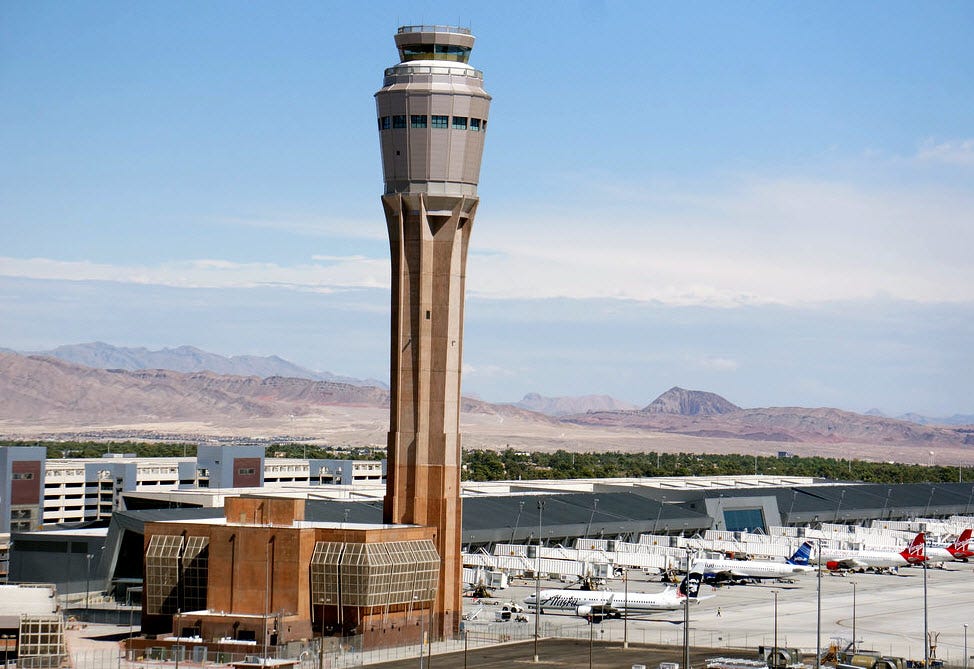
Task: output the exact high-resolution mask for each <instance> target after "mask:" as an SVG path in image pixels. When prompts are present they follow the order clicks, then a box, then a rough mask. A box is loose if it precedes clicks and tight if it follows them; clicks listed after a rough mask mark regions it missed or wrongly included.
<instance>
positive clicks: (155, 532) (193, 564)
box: [142, 496, 439, 656]
mask: <svg viewBox="0 0 974 669" xmlns="http://www.w3.org/2000/svg"><path fill="white" fill-rule="evenodd" d="M224 509H225V514H224V517H223V518H215V519H202V520H197V521H178V522H153V523H147V524H146V526H145V546H144V550H145V556H146V557H145V589H144V596H143V604H142V606H143V618H142V620H143V626H142V628H143V631H144V632H146V633H147V634H152V635H161V639H162V641H167V640H168V641H169V642H171V643H177V642H179V643H185V642H186V641H185V640H192V642H193V643H194V644H196V645H207V646H209V647H210V648H211V649H212V650H223V651H228V652H237V653H240V652H244V653H247V652H249V653H256V654H259V655H263V656H266V655H273V650H272V649H273V648H274V647H276V646H280V645H284V644H287V643H289V642H292V641H298V640H305V639H310V638H312V637H318V636H341V635H346V634H357V635H362V636H363V637H364V638H363V644H364V645H365V646H366V647H377V646H385V645H398V644H402V643H406V642H415V641H416V640H417V639H418V638H420V636H421V630H422V629H424V628H425V627H426V626H427V625H428V624H429V623H428V621H429V619H430V618H429V616H430V607H431V605H432V601H433V598H434V595H435V593H436V578H437V571H438V567H439V556H438V555H437V554H436V550H435V548H434V547H433V543H432V536H433V534H434V530H433V529H432V528H427V527H419V526H409V525H399V526H387V525H363V524H354V525H353V524H346V523H315V522H309V521H305V520H304V500H295V499H270V498H261V497H257V496H254V497H237V498H231V499H228V500H226V504H225V506H224ZM166 634H172V637H169V638H168V639H167V637H166V636H165V635H166ZM150 643H151V644H153V645H159V640H158V639H157V640H153V641H151V642H150Z"/></svg>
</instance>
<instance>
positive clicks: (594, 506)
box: [585, 497, 599, 539]
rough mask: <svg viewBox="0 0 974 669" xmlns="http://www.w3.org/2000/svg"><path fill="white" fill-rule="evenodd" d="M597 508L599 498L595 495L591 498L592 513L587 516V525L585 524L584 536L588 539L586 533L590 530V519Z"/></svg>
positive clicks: (593, 516)
mask: <svg viewBox="0 0 974 669" xmlns="http://www.w3.org/2000/svg"><path fill="white" fill-rule="evenodd" d="M598 508H599V498H598V497H596V498H595V499H593V500H592V513H591V514H589V517H588V525H586V526H585V538H586V539H588V533H589V532H590V531H591V530H592V519H593V518H595V512H596V511H597V510H598Z"/></svg>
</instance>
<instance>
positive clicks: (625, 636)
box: [622, 567, 967, 669]
mask: <svg viewBox="0 0 974 669" xmlns="http://www.w3.org/2000/svg"><path fill="white" fill-rule="evenodd" d="M622 582H623V592H624V595H623V603H624V604H625V607H626V615H624V616H622V647H623V648H628V647H629V568H628V567H626V568H625V569H623V570H622ZM965 627H966V625H965ZM964 669H967V668H966V667H965V668H964Z"/></svg>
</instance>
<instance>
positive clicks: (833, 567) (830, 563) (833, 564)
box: [825, 560, 839, 571]
mask: <svg viewBox="0 0 974 669" xmlns="http://www.w3.org/2000/svg"><path fill="white" fill-rule="evenodd" d="M825 567H826V569H828V570H829V571H835V570H836V569H838V568H839V563H838V562H836V561H835V560H829V561H827V562H826V563H825Z"/></svg>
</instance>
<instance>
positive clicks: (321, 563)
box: [311, 541, 343, 606]
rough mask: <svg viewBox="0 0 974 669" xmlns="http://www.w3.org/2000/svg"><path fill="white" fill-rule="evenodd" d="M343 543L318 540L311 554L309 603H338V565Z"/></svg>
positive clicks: (331, 604)
mask: <svg viewBox="0 0 974 669" xmlns="http://www.w3.org/2000/svg"><path fill="white" fill-rule="evenodd" d="M342 546H343V544H341V543H337V542H334V541H319V542H317V543H316V544H315V551H314V554H312V556H311V603H312V604H327V605H330V606H336V605H337V604H338V595H339V591H338V565H339V561H340V560H341V556H342Z"/></svg>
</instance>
